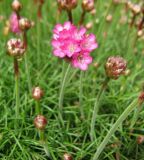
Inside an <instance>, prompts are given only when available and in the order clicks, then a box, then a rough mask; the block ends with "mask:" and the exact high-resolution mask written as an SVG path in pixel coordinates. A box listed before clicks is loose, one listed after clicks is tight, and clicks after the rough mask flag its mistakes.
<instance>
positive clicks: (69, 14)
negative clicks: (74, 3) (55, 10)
mask: <svg viewBox="0 0 144 160" xmlns="http://www.w3.org/2000/svg"><path fill="white" fill-rule="evenodd" d="M67 14H68V18H69V21H70V22H71V23H73V17H72V11H71V10H67Z"/></svg>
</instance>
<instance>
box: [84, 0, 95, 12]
mask: <svg viewBox="0 0 144 160" xmlns="http://www.w3.org/2000/svg"><path fill="white" fill-rule="evenodd" d="M82 8H83V10H84V11H86V12H91V11H92V10H93V9H94V0H83V1H82Z"/></svg>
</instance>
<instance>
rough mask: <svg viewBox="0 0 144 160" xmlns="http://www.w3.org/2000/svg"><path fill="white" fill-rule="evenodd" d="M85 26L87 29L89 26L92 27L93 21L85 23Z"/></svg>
mask: <svg viewBox="0 0 144 160" xmlns="http://www.w3.org/2000/svg"><path fill="white" fill-rule="evenodd" d="M85 27H86V29H88V30H89V29H91V28H92V27H93V22H89V23H87V24H86V26H85Z"/></svg>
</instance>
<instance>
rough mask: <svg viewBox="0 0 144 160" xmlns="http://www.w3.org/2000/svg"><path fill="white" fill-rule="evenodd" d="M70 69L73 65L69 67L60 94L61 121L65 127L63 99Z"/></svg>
mask: <svg viewBox="0 0 144 160" xmlns="http://www.w3.org/2000/svg"><path fill="white" fill-rule="evenodd" d="M70 68H71V64H69V65H68V67H67V70H66V72H65V74H64V76H63V81H62V83H61V87H60V94H59V119H60V121H61V123H62V125H63V126H64V122H63V116H62V110H63V98H64V90H65V85H66V80H67V77H68V75H69V71H70Z"/></svg>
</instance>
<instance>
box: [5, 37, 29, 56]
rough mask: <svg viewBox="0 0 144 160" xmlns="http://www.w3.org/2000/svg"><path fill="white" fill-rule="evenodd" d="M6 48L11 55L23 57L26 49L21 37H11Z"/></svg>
mask: <svg viewBox="0 0 144 160" xmlns="http://www.w3.org/2000/svg"><path fill="white" fill-rule="evenodd" d="M6 48H7V52H8V54H9V55H10V56H13V57H17V58H19V57H21V56H22V55H23V54H24V52H25V50H26V49H25V48H24V45H23V42H22V41H21V40H20V39H16V38H13V39H10V40H9V41H8V42H7V45H6Z"/></svg>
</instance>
